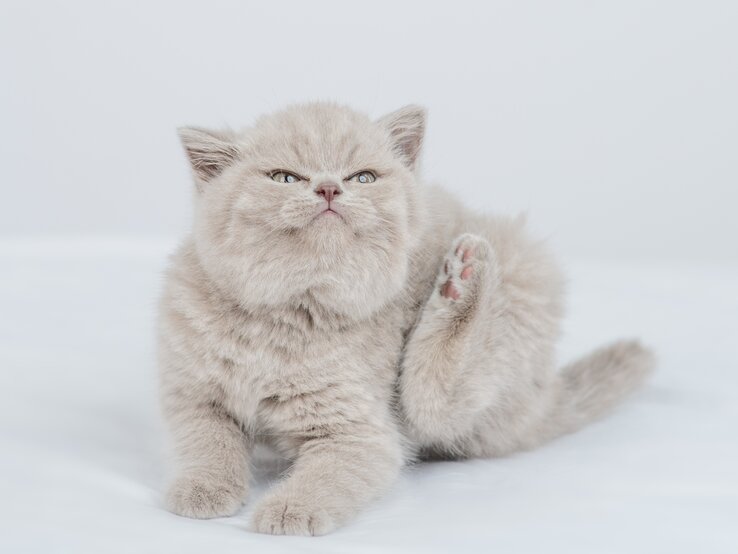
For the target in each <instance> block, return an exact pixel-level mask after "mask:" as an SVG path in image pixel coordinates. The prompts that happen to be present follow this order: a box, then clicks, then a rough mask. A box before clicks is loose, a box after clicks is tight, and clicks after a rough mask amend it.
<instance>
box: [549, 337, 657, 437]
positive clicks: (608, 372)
mask: <svg viewBox="0 0 738 554" xmlns="http://www.w3.org/2000/svg"><path fill="white" fill-rule="evenodd" d="M654 366H655V357H654V355H653V353H652V352H651V351H650V350H649V349H648V348H645V347H644V346H642V345H641V344H640V343H639V342H638V341H618V342H615V343H613V344H610V345H608V346H604V347H602V348H599V349H597V350H595V351H594V352H592V353H591V354H588V355H587V356H585V357H584V358H581V359H579V360H577V361H575V362H573V363H571V364H569V365H567V366H565V367H564V368H563V369H562V370H561V372H560V382H559V385H560V389H559V394H558V398H557V402H556V405H555V408H554V413H553V414H552V416H553V417H551V418H550V419H549V423H550V428H549V431H550V433H549V437H548V438H554V437H556V436H559V435H563V434H566V433H571V432H573V431H576V430H577V429H579V428H581V427H583V426H585V425H586V424H587V423H589V422H591V421H593V420H596V419H598V418H600V417H602V416H603V415H605V414H607V413H608V412H610V411H611V410H612V409H613V408H614V407H615V405H616V404H618V403H619V402H620V401H621V400H622V399H623V397H625V396H626V395H628V394H630V393H631V392H633V391H634V390H635V389H637V388H638V387H639V386H640V385H641V384H642V383H643V381H645V379H646V377H647V376H648V375H649V374H650V373H651V371H652V370H653V368H654Z"/></svg>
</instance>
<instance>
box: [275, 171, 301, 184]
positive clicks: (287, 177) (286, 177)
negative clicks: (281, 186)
mask: <svg viewBox="0 0 738 554" xmlns="http://www.w3.org/2000/svg"><path fill="white" fill-rule="evenodd" d="M269 176H270V177H271V178H272V181H276V182H277V183H297V182H298V181H302V180H303V179H302V177H298V176H297V175H295V174H294V173H288V172H287V171H273V172H272V173H270V174H269Z"/></svg>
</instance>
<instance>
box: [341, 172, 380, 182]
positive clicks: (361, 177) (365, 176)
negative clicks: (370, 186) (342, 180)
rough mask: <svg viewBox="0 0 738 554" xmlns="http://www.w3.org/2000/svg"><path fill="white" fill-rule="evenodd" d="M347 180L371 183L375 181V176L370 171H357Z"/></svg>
mask: <svg viewBox="0 0 738 554" xmlns="http://www.w3.org/2000/svg"><path fill="white" fill-rule="evenodd" d="M348 180H349V181H354V182H356V183H373V182H374V181H376V180H377V176H376V175H375V174H374V173H373V172H371V171H359V172H358V173H354V174H353V175H352V176H351V177H349V178H348Z"/></svg>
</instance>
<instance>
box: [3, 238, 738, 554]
mask: <svg viewBox="0 0 738 554" xmlns="http://www.w3.org/2000/svg"><path fill="white" fill-rule="evenodd" d="M170 248H171V243H170V242H168V241H160V242H153V243H152V242H151V241H147V240H141V241H132V240H117V241H114V240H101V239H96V240H75V241H66V242H65V241H59V240H50V241H40V240H36V241H21V240H10V239H8V240H5V241H4V242H2V243H0V493H1V496H0V552H3V553H17V552H55V553H58V552H70V553H71V552H73V553H75V554H85V553H88V552H89V553H101V552H106V553H115V552H126V553H129V552H136V553H145V552H159V553H161V552H177V553H188V552H214V553H228V552H238V553H244V552H258V553H260V554H261V553H264V554H268V553H272V552H315V553H373V552H385V553H388V552H464V553H467V552H496V553H504V552H547V553H552V552H565V553H567V554H573V553H579V552H581V553H587V554H590V553H593V552H597V553H609V552H613V553H615V552H628V553H633V552H644V553H656V552H670V553H677V552H688V553H694V552H726V553H727V552H731V553H735V552H738V475H737V474H738V432H737V431H738V429H737V425H736V423H737V422H738V408H737V406H736V395H737V394H738V388H737V386H738V346H737V344H738V266H735V265H734V266H712V267H703V266H688V265H679V264H670V265H653V264H630V265H627V264H620V263H593V262H587V263H577V264H571V267H569V268H568V271H569V275H570V277H571V287H570V289H571V291H570V301H569V307H570V309H569V316H568V318H567V320H566V325H565V334H564V337H563V341H562V348H561V359H562V361H565V360H567V359H570V358H571V357H573V356H575V355H578V354H583V353H584V352H586V351H587V350H589V349H591V348H592V347H594V346H597V345H599V344H601V343H603V342H605V341H608V340H611V339H614V338H617V337H620V336H634V335H639V336H642V337H643V338H644V339H645V340H646V341H647V342H649V343H650V344H651V345H653V346H654V347H655V349H656V350H657V353H658V355H659V358H660V363H659V368H658V372H657V374H656V375H655V378H654V379H653V380H652V381H651V383H650V384H649V385H648V386H647V387H646V388H645V389H644V390H643V391H642V392H640V393H638V394H637V395H635V396H634V397H632V398H631V399H630V400H628V401H627V402H626V403H625V404H623V405H622V406H621V407H620V409H619V410H618V411H617V412H616V413H615V414H613V415H612V416H611V417H609V418H607V419H606V420H603V421H601V422H599V423H597V424H594V425H592V426H590V427H589V428H587V429H585V430H583V431H581V432H579V433H577V434H575V435H571V436H569V437H566V438H562V439H559V440H558V441H555V442H553V443H551V444H549V445H546V446H544V447H542V448H540V449H538V450H536V451H533V452H527V453H523V454H519V455H516V456H512V457H509V458H506V459H497V460H474V461H467V462H444V463H429V464H423V465H419V466H416V467H413V468H410V469H408V470H406V471H405V473H404V475H403V476H402V478H401V479H400V481H399V482H398V483H397V484H396V486H395V487H394V489H393V491H392V492H391V494H389V495H388V496H387V497H385V498H384V499H382V500H381V501H378V502H376V503H375V504H373V505H372V506H371V507H370V508H369V509H368V510H366V511H365V512H364V513H362V514H361V515H360V517H359V518H358V519H357V520H355V521H353V522H352V523H350V524H349V525H348V526H346V527H345V528H343V529H341V530H339V531H337V532H335V533H333V534H331V535H329V536H326V537H321V538H302V537H298V538H294V537H271V536H265V535H257V534H253V533H250V532H248V531H247V530H245V528H246V526H247V523H248V521H249V516H250V513H251V510H252V508H253V506H254V502H255V501H256V500H257V499H258V498H259V497H260V496H261V495H262V494H263V493H264V491H265V490H266V489H267V487H268V486H269V484H270V482H272V481H273V480H274V479H275V477H276V474H277V473H278V471H279V469H280V468H279V467H278V466H275V465H274V464H273V463H266V465H262V466H260V469H259V471H258V472H257V479H256V483H255V485H254V490H253V494H252V496H251V498H250V500H249V502H248V503H247V504H246V506H245V507H244V509H243V510H242V512H241V513H240V514H239V515H237V516H236V517H234V518H230V519H218V520H210V521H195V520H189V519H185V518H181V517H177V516H174V515H171V514H169V513H167V512H166V511H164V510H163V509H162V507H161V502H160V494H161V486H162V480H163V475H164V455H163V453H164V451H165V447H164V438H163V437H164V433H163V426H162V424H161V422H160V421H159V419H158V418H159V416H158V408H157V402H156V365H155V356H154V314H155V307H156V297H157V293H158V289H159V287H160V284H161V269H162V267H163V265H164V259H165V253H166V251H167V250H168V249H170ZM357 462H359V463H360V461H357Z"/></svg>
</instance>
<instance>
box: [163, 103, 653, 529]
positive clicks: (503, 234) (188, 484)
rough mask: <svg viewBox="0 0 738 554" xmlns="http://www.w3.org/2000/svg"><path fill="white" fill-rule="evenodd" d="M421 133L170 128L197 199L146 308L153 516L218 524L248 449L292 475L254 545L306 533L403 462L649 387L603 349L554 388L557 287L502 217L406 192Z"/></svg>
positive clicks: (289, 112)
mask: <svg viewBox="0 0 738 554" xmlns="http://www.w3.org/2000/svg"><path fill="white" fill-rule="evenodd" d="M424 129H425V112H424V111H423V109H421V108H418V107H414V106H409V107H405V108H403V109H401V110H399V111H397V112H394V113H391V114H389V115H387V116H385V117H383V118H381V119H380V120H378V121H372V120H370V119H369V118H367V117H366V116H365V115H362V114H360V113H357V112H355V111H352V110H350V109H348V108H345V107H341V106H337V105H333V104H325V103H316V104H308V105H301V106H295V107H291V108H288V109H286V110H284V111H282V112H279V113H276V114H274V115H270V116H267V117H264V118H262V119H260V120H258V121H257V123H256V124H255V125H254V126H253V127H251V128H249V129H246V130H244V131H243V132H239V133H234V132H230V131H221V132H213V131H207V130H203V129H195V128H185V129H181V131H180V133H181V138H182V142H183V143H184V146H185V149H186V152H187V155H188V157H189V161H190V163H191V165H192V169H193V174H194V180H195V189H196V191H195V218H194V229H193V231H192V233H191V235H190V236H189V238H187V239H186V241H185V242H184V244H183V245H182V246H181V247H180V248H179V250H178V251H177V252H176V254H175V255H174V257H173V258H172V262H171V267H170V268H169V270H168V273H167V277H166V287H165V291H164V294H163V298H162V301H161V314H160V363H161V392H162V396H161V397H162V402H163V408H164V412H165V415H166V418H167V421H168V423H169V426H170V428H171V431H172V435H173V439H174V445H175V451H176V459H177V462H178V464H177V466H178V467H177V473H176V476H175V477H174V479H173V480H172V482H171V484H170V486H169V491H168V493H167V497H166V502H167V505H168V507H169V509H170V510H171V511H173V512H175V513H178V514H182V515H185V516H189V517H196V518H210V517H218V516H227V515H231V514H233V513H234V512H236V511H237V510H238V509H239V508H240V506H241V505H242V503H243V502H244V500H245V499H246V497H247V494H248V488H249V461H250V454H251V451H252V449H253V447H254V445H255V444H256V443H260V442H264V443H267V444H269V445H271V446H272V447H273V448H275V449H276V450H277V451H278V452H280V453H281V454H282V455H284V456H287V457H289V458H290V459H293V460H294V463H293V465H292V467H291V470H290V472H289V475H288V476H287V477H286V478H285V479H284V480H283V481H282V482H280V483H279V484H278V485H276V486H275V487H274V489H273V490H271V491H270V492H269V493H268V494H267V496H266V497H265V498H264V499H263V500H262V501H261V502H260V504H259V505H258V506H257V507H256V510H255V513H254V517H253V522H252V525H253V529H254V530H256V531H259V532H263V533H273V534H304V535H309V534H314V535H318V534H322V533H326V532H329V531H331V530H332V529H334V528H335V527H336V526H338V525H340V524H342V523H344V522H345V521H346V520H348V519H349V518H351V517H352V516H354V515H355V514H356V513H357V511H358V510H360V509H361V508H362V507H363V506H364V505H365V504H367V503H368V502H369V501H371V500H372V499H373V498H375V497H377V496H378V495H380V494H381V493H382V492H383V491H384V490H386V489H387V488H388V487H389V486H391V484H392V482H393V480H394V479H395V477H397V475H398V472H399V471H400V469H401V468H402V466H403V464H404V463H406V462H407V461H409V460H414V459H417V458H422V457H429V456H433V457H438V456H441V457H446V458H448V457H451V458H468V457H474V456H501V455H505V454H508V453H510V452H514V451H516V450H521V449H526V448H531V447H533V446H535V445H537V444H540V443H541V442H543V441H546V440H549V439H551V438H553V437H556V436H557V435H561V434H562V433H568V432H570V431H573V430H575V429H577V428H579V427H580V426H582V425H584V424H585V423H587V422H589V421H591V420H593V419H594V418H597V417H599V416H600V415H602V414H603V413H605V412H606V411H608V410H609V409H610V408H611V407H612V406H613V405H614V404H616V403H617V402H618V401H619V400H620V399H621V398H622V397H623V395H625V394H626V393H628V392H629V391H631V390H633V389H634V388H635V387H636V386H638V385H639V384H640V383H641V382H642V381H643V379H644V377H645V375H646V374H647V373H648V371H649V370H650V369H651V367H652V365H653V361H652V356H651V354H650V353H649V351H647V350H646V349H644V348H643V347H642V346H640V345H639V344H638V343H636V342H617V343H615V344H612V345H610V346H607V347H605V348H602V349H599V350H596V351H595V352H593V353H592V354H589V355H588V356H587V357H585V358H583V359H581V360H579V361H577V362H574V363H573V364H571V365H568V366H566V367H564V368H563V369H562V370H561V371H560V372H557V371H555V368H554V343H555V340H556V338H557V336H558V334H559V320H560V316H561V312H562V307H561V301H562V289H563V287H562V277H561V275H560V273H559V270H558V269H557V267H556V265H555V264H554V262H553V261H552V259H551V257H550V256H549V254H548V253H547V252H546V250H545V248H544V246H543V245H542V244H541V243H540V242H537V241H534V240H531V239H530V238H529V237H528V236H527V234H526V232H525V230H524V225H523V221H522V220H521V219H509V218H493V217H490V216H486V215H484V216H483V215H478V214H475V213H473V212H470V211H468V210H467V209H465V208H464V207H462V206H461V205H460V204H459V202H458V201H457V199H456V198H455V197H454V196H451V195H449V194H446V193H445V192H443V191H442V190H440V189H436V188H431V187H428V186H425V185H424V184H423V183H421V182H419V180H418V176H417V172H416V166H417V160H418V154H419V153H420V148H421V143H422V141H423V133H424Z"/></svg>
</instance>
